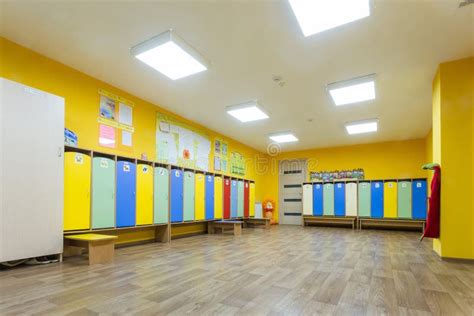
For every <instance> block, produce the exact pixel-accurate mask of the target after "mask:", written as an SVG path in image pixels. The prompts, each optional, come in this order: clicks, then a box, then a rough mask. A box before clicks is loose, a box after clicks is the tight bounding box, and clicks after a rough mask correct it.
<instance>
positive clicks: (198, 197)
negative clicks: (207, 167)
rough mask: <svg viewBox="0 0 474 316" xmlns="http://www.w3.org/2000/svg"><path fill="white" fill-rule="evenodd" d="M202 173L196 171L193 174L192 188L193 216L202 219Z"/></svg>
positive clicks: (203, 197)
mask: <svg viewBox="0 0 474 316" xmlns="http://www.w3.org/2000/svg"><path fill="white" fill-rule="evenodd" d="M205 198H206V197H205V195H204V175H203V174H202V173H196V175H195V189H194V218H195V219H196V220H203V219H204V216H205V214H204V199H205Z"/></svg>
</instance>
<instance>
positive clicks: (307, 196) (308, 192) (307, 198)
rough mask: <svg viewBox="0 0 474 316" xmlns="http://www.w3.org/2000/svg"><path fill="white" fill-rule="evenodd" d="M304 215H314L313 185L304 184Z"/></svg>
mask: <svg viewBox="0 0 474 316" xmlns="http://www.w3.org/2000/svg"><path fill="white" fill-rule="evenodd" d="M303 215H313V185H312V184H311V183H303Z"/></svg>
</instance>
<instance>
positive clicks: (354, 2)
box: [289, 0, 370, 36]
mask: <svg viewBox="0 0 474 316" xmlns="http://www.w3.org/2000/svg"><path fill="white" fill-rule="evenodd" d="M289 2H290V6H291V8H292V10H293V13H294V14H295V16H296V19H297V20H298V23H299V25H300V27H301V30H302V31H303V34H304V36H310V35H313V34H316V33H319V32H323V31H326V30H329V29H332V28H335V27H337V26H340V25H343V24H347V23H350V22H352V21H356V20H359V19H362V18H365V17H367V16H369V15H370V0H289Z"/></svg>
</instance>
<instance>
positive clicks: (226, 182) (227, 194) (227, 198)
mask: <svg viewBox="0 0 474 316" xmlns="http://www.w3.org/2000/svg"><path fill="white" fill-rule="evenodd" d="M230 182H231V181H230V179H229V178H224V201H223V202H224V218H230V204H231V203H230V200H231V197H230V195H231V194H230V191H231V190H230V187H231V184H230Z"/></svg>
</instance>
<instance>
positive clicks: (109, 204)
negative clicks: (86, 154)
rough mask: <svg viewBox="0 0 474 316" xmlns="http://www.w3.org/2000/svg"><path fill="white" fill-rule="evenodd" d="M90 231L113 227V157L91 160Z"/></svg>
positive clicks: (104, 156) (97, 157) (98, 156)
mask: <svg viewBox="0 0 474 316" xmlns="http://www.w3.org/2000/svg"><path fill="white" fill-rule="evenodd" d="M91 217H92V229H101V228H112V227H115V157H114V156H108V155H105V154H94V157H93V158H92V214H91Z"/></svg>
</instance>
